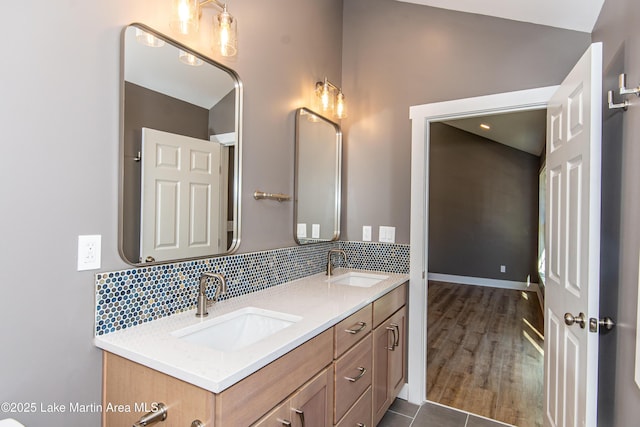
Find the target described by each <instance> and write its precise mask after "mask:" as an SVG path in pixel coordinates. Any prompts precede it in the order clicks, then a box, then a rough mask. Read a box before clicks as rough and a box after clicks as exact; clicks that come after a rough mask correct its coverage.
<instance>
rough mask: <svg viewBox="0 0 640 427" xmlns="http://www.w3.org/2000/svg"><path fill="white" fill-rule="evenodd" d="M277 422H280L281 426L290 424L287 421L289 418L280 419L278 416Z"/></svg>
mask: <svg viewBox="0 0 640 427" xmlns="http://www.w3.org/2000/svg"><path fill="white" fill-rule="evenodd" d="M278 422H280V423H282V425H283V426H290V425H291V421H289V420H281V419H280V418H278Z"/></svg>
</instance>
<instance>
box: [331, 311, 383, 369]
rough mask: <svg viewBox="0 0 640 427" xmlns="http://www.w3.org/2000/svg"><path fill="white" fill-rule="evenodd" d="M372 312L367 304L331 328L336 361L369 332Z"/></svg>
mask: <svg viewBox="0 0 640 427" xmlns="http://www.w3.org/2000/svg"><path fill="white" fill-rule="evenodd" d="M372 312H373V308H372V306H371V304H369V305H367V306H366V307H365V308H363V309H361V310H359V311H358V312H356V313H354V314H352V315H351V316H349V317H347V318H346V319H344V320H343V321H342V322H340V323H338V324H337V325H335V326H334V327H333V337H334V338H333V340H334V343H335V345H334V348H335V353H334V357H335V358H336V359H337V358H338V357H340V356H341V355H342V354H343V353H344V352H345V351H347V350H348V349H350V348H351V347H352V346H353V345H354V344H356V343H357V342H358V341H360V340H361V339H362V338H364V337H365V336H367V334H368V333H369V332H371V313H372Z"/></svg>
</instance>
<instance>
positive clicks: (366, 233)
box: [362, 225, 371, 242]
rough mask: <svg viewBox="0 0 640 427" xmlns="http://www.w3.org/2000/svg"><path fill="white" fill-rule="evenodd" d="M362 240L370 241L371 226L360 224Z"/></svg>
mask: <svg viewBox="0 0 640 427" xmlns="http://www.w3.org/2000/svg"><path fill="white" fill-rule="evenodd" d="M362 241H363V242H370V241H371V226H370V225H363V226H362Z"/></svg>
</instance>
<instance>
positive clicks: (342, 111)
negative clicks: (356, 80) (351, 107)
mask: <svg viewBox="0 0 640 427" xmlns="http://www.w3.org/2000/svg"><path fill="white" fill-rule="evenodd" d="M316 97H317V99H318V103H319V104H320V105H319V106H320V111H321V112H322V113H324V114H326V115H329V114H333V116H334V117H335V118H337V119H344V118H345V117H347V107H346V104H345V101H344V93H342V89H341V88H340V87H338V86H336V85H334V84H333V83H331V82H330V81H329V79H327V78H326V77H325V78H324V81H322V82H316Z"/></svg>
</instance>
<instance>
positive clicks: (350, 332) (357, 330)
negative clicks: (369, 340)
mask: <svg viewBox="0 0 640 427" xmlns="http://www.w3.org/2000/svg"><path fill="white" fill-rule="evenodd" d="M356 325H358V326H360V327H359V328H358V329H355V328H354V329H345V330H344V331H345V332H346V333H348V334H357V333H358V332H360V331H363V330H364V329H365V328H366V327H367V323H366V322H358V323H356Z"/></svg>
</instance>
